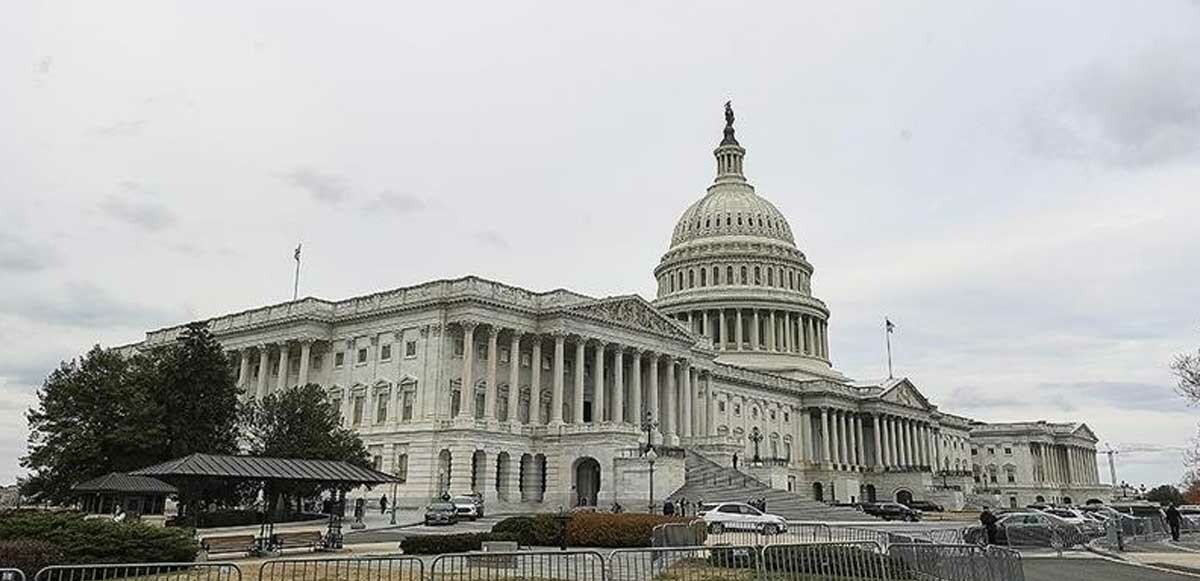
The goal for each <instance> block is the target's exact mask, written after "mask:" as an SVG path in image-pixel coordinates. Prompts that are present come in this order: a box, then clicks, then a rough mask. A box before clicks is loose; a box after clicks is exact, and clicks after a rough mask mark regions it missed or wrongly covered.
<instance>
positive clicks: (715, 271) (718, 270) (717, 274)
mask: <svg viewBox="0 0 1200 581" xmlns="http://www.w3.org/2000/svg"><path fill="white" fill-rule="evenodd" d="M720 276H721V267H719V266H714V267H712V284H713V286H717V279H718V278H719V277H720Z"/></svg>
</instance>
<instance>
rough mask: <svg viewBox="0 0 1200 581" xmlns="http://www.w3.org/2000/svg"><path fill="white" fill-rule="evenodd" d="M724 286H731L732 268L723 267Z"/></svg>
mask: <svg viewBox="0 0 1200 581" xmlns="http://www.w3.org/2000/svg"><path fill="white" fill-rule="evenodd" d="M725 284H733V267H732V266H726V267H725Z"/></svg>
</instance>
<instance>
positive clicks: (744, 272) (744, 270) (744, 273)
mask: <svg viewBox="0 0 1200 581" xmlns="http://www.w3.org/2000/svg"><path fill="white" fill-rule="evenodd" d="M742 284H746V267H744V266H743V267H742Z"/></svg>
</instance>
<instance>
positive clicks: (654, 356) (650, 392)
mask: <svg viewBox="0 0 1200 581" xmlns="http://www.w3.org/2000/svg"><path fill="white" fill-rule="evenodd" d="M659 357H660V355H659V354H658V353H650V355H649V357H648V361H649V363H650V370H649V373H648V374H647V376H646V378H647V379H649V382H648V383H647V385H646V387H647V389H646V411H647V412H650V420H651V421H652V422H655V423H656V424H658V425H657V426H656V427H655V428H654V431H653V432H652V433H651V437H652V438H653V440H654V443H656V444H657V443H659V442H661V441H662V434H663V426H662V422H663V420H662V415H661V414H660V413H659V412H660V410H659V408H658V359H659Z"/></svg>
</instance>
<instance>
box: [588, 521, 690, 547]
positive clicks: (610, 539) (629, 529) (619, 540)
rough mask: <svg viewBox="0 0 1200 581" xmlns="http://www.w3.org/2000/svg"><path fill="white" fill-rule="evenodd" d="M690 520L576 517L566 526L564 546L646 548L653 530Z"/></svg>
mask: <svg viewBox="0 0 1200 581" xmlns="http://www.w3.org/2000/svg"><path fill="white" fill-rule="evenodd" d="M690 520H691V519H689V518H685V517H677V516H662V515H657V514H640V513H634V512H627V513H620V514H608V513H586V512H585V513H577V514H574V515H572V516H571V520H570V521H568V522H567V543H568V544H570V545H571V546H572V547H605V548H614V549H615V548H624V547H649V546H650V540H651V535H652V532H653V530H654V527H656V526H658V525H661V524H665V523H686V522H689V521H690Z"/></svg>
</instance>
